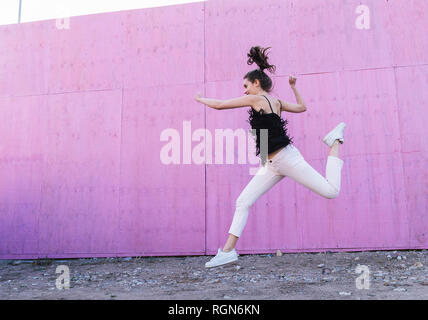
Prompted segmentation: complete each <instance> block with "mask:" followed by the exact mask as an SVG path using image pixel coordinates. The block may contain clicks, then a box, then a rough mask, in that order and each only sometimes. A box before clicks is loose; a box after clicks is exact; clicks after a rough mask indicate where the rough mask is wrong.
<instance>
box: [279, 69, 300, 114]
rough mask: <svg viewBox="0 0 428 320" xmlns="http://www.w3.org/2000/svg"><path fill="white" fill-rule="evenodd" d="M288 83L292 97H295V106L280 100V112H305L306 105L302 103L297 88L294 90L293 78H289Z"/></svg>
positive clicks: (294, 82)
mask: <svg viewBox="0 0 428 320" xmlns="http://www.w3.org/2000/svg"><path fill="white" fill-rule="evenodd" d="M289 82H290V87H291V89H292V90H293V92H294V95H295V96H296V101H297V104H295V103H289V102H285V101H282V100H280V101H281V105H282V108H281V111H288V112H294V113H300V112H304V111H306V104H305V102H304V101H303V98H302V96H301V95H300V93H299V91H297V88H296V78H294V77H293V76H290V78H289Z"/></svg>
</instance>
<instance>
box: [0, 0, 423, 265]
mask: <svg viewBox="0 0 428 320" xmlns="http://www.w3.org/2000/svg"><path fill="white" fill-rule="evenodd" d="M364 4H365V5H366V6H367V8H368V9H369V10H370V28H369V29H359V28H358V27H357V25H356V20H358V19H359V18H358V17H359V16H361V13H357V12H356V9H357V7H358V6H359V5H360V1H357V0H355V1H351V0H348V1H342V0H329V1H322V2H321V1H318V0H299V1H291V0H284V1H280V0H268V1H267V0H263V1H259V0H251V1H248V0H245V1H244V0H211V1H208V2H201V3H193V4H186V5H179V6H169V7H161V8H151V9H142V10H132V11H122V12H115V13H106V14H97V15H87V16H80V17H72V18H71V19H70V20H69V22H70V28H69V29H58V24H57V21H55V20H48V21H42V22H33V23H25V24H20V25H8V26H0V258H3V259H9V258H43V257H52V258H57V257H58V258H59V257H96V256H130V255H132V256H145V255H187V254H212V253H214V252H215V251H216V250H217V248H218V247H220V246H222V245H223V243H224V241H225V239H226V236H227V231H228V228H229V226H230V223H231V221H232V216H233V213H234V209H235V201H236V198H237V197H238V195H239V194H240V192H241V191H242V189H243V188H244V187H245V185H246V184H247V183H248V182H249V180H250V179H251V178H252V175H251V174H250V173H249V169H250V168H251V167H254V164H253V165H251V164H249V163H248V161H247V162H246V163H244V164H240V163H237V160H238V152H237V151H235V152H234V163H230V164H227V163H223V164H218V163H212V164H197V163H195V162H194V161H193V160H194V159H193V158H191V159H190V158H186V157H189V155H190V153H188V152H187V151H188V150H189V148H190V150H194V148H196V147H197V146H201V143H202V145H204V144H205V143H206V142H204V141H203V140H200V141H197V139H196V138H195V137H194V138H195V139H194V141H191V136H192V135H195V131H197V130H198V129H205V128H206V129H207V130H208V132H209V133H212V134H213V135H214V132H215V129H219V128H220V129H221V128H223V129H227V128H230V129H233V130H235V129H243V130H247V129H249V124H248V123H247V122H246V119H247V108H238V109H232V110H226V111H221V112H219V111H215V110H213V109H210V108H207V107H204V106H203V105H201V104H198V103H196V102H195V101H194V99H193V97H194V95H195V93H196V92H198V91H200V92H202V93H203V94H204V95H205V96H207V97H212V98H219V99H228V98H232V97H237V96H241V95H242V94H243V88H242V77H243V75H244V74H245V73H246V72H247V71H249V70H251V69H253V68H254V65H253V66H248V65H247V64H246V53H247V52H248V49H249V48H250V47H251V46H253V45H261V46H271V47H272V50H271V53H270V59H271V62H273V63H274V64H276V66H277V72H276V75H275V76H273V79H274V82H275V88H274V90H273V93H272V94H273V95H274V96H277V97H279V98H281V99H283V100H286V101H290V102H294V101H295V100H294V96H293V94H292V91H291V90H290V88H289V85H288V75H289V74H290V73H294V74H295V75H296V76H297V78H298V80H297V88H298V90H299V92H300V93H301V94H302V96H303V98H304V100H305V101H306V103H307V107H308V111H307V112H305V113H302V114H290V113H286V114H283V117H285V118H287V119H288V120H289V132H290V134H291V135H292V136H294V141H295V144H296V146H297V147H298V148H299V149H300V151H301V152H302V154H303V156H304V157H305V158H306V160H307V161H308V162H309V163H310V164H311V165H312V166H313V167H314V168H315V169H317V170H318V171H319V172H320V173H322V174H323V175H324V174H325V164H326V160H327V154H328V148H327V147H326V146H325V145H324V144H323V143H322V142H321V139H322V137H323V136H324V135H325V133H326V132H328V131H329V130H330V129H331V128H332V127H334V126H335V125H336V124H337V123H338V122H340V121H345V122H346V123H347V125H348V127H347V129H346V137H345V139H346V141H345V144H344V145H343V146H342V147H341V150H340V156H341V158H343V159H344V161H345V165H344V168H343V171H342V190H341V193H340V196H339V197H338V198H336V199H334V200H328V199H324V198H322V197H320V196H318V195H316V194H314V193H312V192H311V191H309V190H307V189H305V188H304V187H302V186H300V185H298V184H296V183H295V182H294V181H292V180H290V179H288V178H285V179H284V180H282V181H281V182H280V183H279V184H278V185H276V186H275V187H274V188H273V189H272V190H270V191H269V192H268V193H267V194H265V195H264V196H262V197H261V198H260V199H259V200H258V201H257V202H256V203H255V204H254V206H253V207H252V208H251V212H250V217H249V219H248V223H247V226H246V228H245V230H244V233H243V235H242V238H241V239H240V241H239V243H238V247H237V249H238V252H240V253H261V252H272V251H275V250H276V249H281V250H283V251H286V252H295V251H324V250H332V251H339V250H368V249H399V248H403V249H409V248H428V227H427V226H428V215H427V212H428V210H427V204H428V200H427V198H428V197H427V194H428V177H427V170H426V168H427V167H428V161H427V159H428V142H427V139H426V136H427V135H428V130H427V126H426V123H428V111H427V110H428V109H427V104H428V93H427V92H428V91H427V90H426V88H427V85H428V38H427V37H426V36H425V30H426V29H427V27H428V20H427V19H426V17H427V15H428V2H427V1H425V0H413V1H409V0H395V1H379V0H366V1H365V3H364ZM62 22H64V21H62ZM364 23H367V21H365V22H364ZM189 126H191V128H189ZM167 129H169V130H170V131H171V130H176V131H177V132H178V133H179V142H180V148H179V149H180V150H181V152H180V157H179V164H171V165H165V164H163V163H162V161H161V158H162V156H161V152H162V150H165V145H166V144H167V143H168V142H167V141H162V139H161V137H162V132H165V130H167ZM201 141H202V142H201ZM235 143H237V140H236V141H235ZM235 149H236V150H237V147H236V146H235ZM183 150H184V151H185V152H184V153H183ZM215 151H216V152H217V153H218V152H219V151H218V149H215ZM223 153H224V154H225V153H226V152H225V151H224V152H223ZM223 153H222V154H221V155H223ZM189 159H190V160H191V161H189V163H186V160H189ZM213 159H214V157H213Z"/></svg>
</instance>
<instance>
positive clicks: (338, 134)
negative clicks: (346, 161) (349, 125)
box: [322, 122, 346, 147]
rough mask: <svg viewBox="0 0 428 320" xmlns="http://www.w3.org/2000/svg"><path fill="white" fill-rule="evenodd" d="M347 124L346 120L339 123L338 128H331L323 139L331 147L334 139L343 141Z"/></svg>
mask: <svg viewBox="0 0 428 320" xmlns="http://www.w3.org/2000/svg"><path fill="white" fill-rule="evenodd" d="M345 128H346V124H345V122H341V123H339V124H338V125H337V126H336V128H334V129H333V130H331V131H330V132H329V133H327V135H326V136H325V137H324V139H322V141H324V143H325V144H326V145H328V146H329V147H331V146H332V145H333V143H334V141H336V140H339V142H341V143H343V142H344V140H343V130H345Z"/></svg>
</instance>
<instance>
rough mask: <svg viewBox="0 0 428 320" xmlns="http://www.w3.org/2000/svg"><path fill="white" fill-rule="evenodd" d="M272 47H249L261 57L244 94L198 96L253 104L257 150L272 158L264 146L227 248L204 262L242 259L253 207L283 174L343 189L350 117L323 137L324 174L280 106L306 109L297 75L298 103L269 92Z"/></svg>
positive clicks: (253, 57)
mask: <svg viewBox="0 0 428 320" xmlns="http://www.w3.org/2000/svg"><path fill="white" fill-rule="evenodd" d="M267 49H269V48H265V49H263V48H261V47H260V46H256V47H252V48H251V50H250V52H249V53H248V61H247V63H248V64H249V65H251V64H253V63H256V64H257V65H258V66H259V69H256V70H253V71H250V72H248V73H247V74H246V75H245V76H244V78H243V79H244V88H245V96H243V97H239V98H235V99H230V100H218V99H207V98H202V97H201V96H200V94H197V95H196V97H195V99H196V101H198V102H201V103H203V104H205V105H207V106H208V107H210V108H214V109H216V110H223V109H232V108H241V107H251V109H250V110H248V113H249V123H250V124H251V127H252V129H253V132H255V134H254V135H255V138H256V155H259V154H260V150H261V149H262V151H263V150H267V161H266V152H262V154H261V155H260V158H261V162H262V164H263V166H262V167H261V168H260V169H259V170H258V171H257V173H256V175H255V176H254V177H253V178H252V179H251V180H250V182H249V183H248V185H247V186H246V187H245V188H244V190H243V191H242V192H241V194H240V195H239V197H238V198H237V199H236V210H235V214H234V216H233V220H232V225H231V227H230V229H229V237H228V239H227V241H226V244H225V245H224V247H223V250H221V249H220V248H219V249H218V252H217V255H216V256H215V257H213V258H212V259H211V260H210V261H208V262H207V263H206V264H205V267H207V268H212V267H217V266H221V265H224V264H227V263H231V262H235V261H237V260H238V254H237V252H236V250H235V246H236V243H237V241H238V239H239V237H241V234H242V231H243V229H244V226H245V224H246V222H247V218H248V213H249V210H250V207H251V206H252V205H253V204H254V202H255V201H256V200H257V199H258V198H260V197H261V196H262V195H263V194H265V193H266V192H267V191H268V190H270V189H271V188H272V187H273V186H274V185H275V184H276V183H278V182H279V181H280V180H282V179H283V178H284V177H286V176H287V177H290V178H292V179H293V180H295V181H297V182H298V183H300V184H302V185H303V186H305V187H306V188H308V189H310V190H312V191H314V192H315V193H317V194H319V195H321V196H323V197H325V198H328V199H333V198H336V197H337V196H338V194H339V191H340V178H341V171H342V167H343V160H342V159H339V144H340V143H343V142H344V139H343V131H344V129H345V127H346V125H345V123H344V122H341V123H340V124H338V125H337V126H336V127H335V128H334V129H333V130H332V131H330V132H329V133H328V134H327V135H326V136H325V137H324V139H323V142H324V143H325V144H327V145H328V146H329V147H330V152H329V155H328V158H327V165H326V177H325V178H324V177H323V176H322V175H321V174H319V173H318V172H317V171H316V170H315V169H314V168H312V167H311V166H310V165H309V164H308V163H307V162H306V160H305V159H304V158H303V156H302V155H301V153H300V151H299V150H298V149H297V148H296V147H295V146H294V145H293V141H292V139H291V138H290V137H289V136H288V135H287V128H286V125H287V120H283V119H282V118H281V111H287V112H294V113H300V112H304V111H306V105H305V103H304V101H303V99H302V97H301V96H300V94H299V93H298V91H297V89H296V78H294V77H292V76H290V78H289V83H290V86H291V88H292V90H293V92H294V94H295V96H296V100H297V104H293V103H288V102H285V101H283V100H281V99H275V98H273V97H272V96H271V95H269V92H270V90H271V88H272V80H271V79H270V77H269V76H268V75H267V74H266V73H265V72H264V71H263V70H264V69H268V70H269V71H270V72H271V73H274V72H275V66H274V65H270V64H269V63H268V56H267V55H266V51H267ZM261 129H267V141H266V138H264V137H266V135H264V134H263V131H264V132H266V130H261Z"/></svg>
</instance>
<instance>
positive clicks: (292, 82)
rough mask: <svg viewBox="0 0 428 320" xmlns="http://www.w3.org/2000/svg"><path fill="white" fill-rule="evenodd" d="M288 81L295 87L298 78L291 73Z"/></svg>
mask: <svg viewBox="0 0 428 320" xmlns="http://www.w3.org/2000/svg"><path fill="white" fill-rule="evenodd" d="M288 82H289V83H290V86H291V87H294V86H295V85H296V78H294V77H293V76H291V75H290V78H289V79H288Z"/></svg>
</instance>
